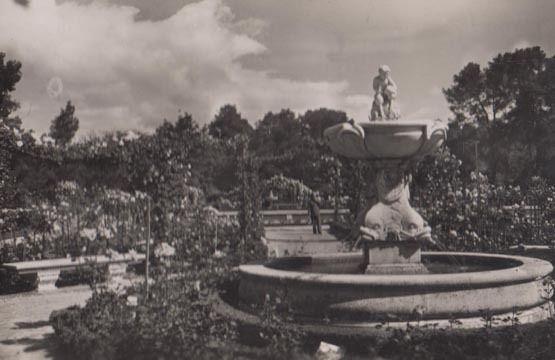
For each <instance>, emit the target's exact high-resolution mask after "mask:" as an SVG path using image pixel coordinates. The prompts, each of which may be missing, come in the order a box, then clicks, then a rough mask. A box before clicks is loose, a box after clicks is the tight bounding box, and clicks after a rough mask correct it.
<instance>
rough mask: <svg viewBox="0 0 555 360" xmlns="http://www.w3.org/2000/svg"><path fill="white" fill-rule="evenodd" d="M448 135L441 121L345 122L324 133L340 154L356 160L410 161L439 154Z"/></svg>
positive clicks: (327, 141) (328, 141) (332, 146)
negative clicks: (436, 152)
mask: <svg viewBox="0 0 555 360" xmlns="http://www.w3.org/2000/svg"><path fill="white" fill-rule="evenodd" d="M446 136H447V124H446V123H445V122H443V121H441V120H393V121H372V122H366V123H360V124H356V123H354V122H345V123H341V124H338V125H335V126H332V127H330V128H327V129H326V130H325V131H324V139H325V141H326V143H327V144H328V146H329V147H330V148H331V149H332V150H333V151H334V152H336V153H338V154H340V155H343V156H346V157H348V158H353V159H376V160H388V159H398V160H409V159H419V158H422V157H424V156H426V155H428V154H431V153H433V152H435V151H436V150H437V149H438V148H439V147H440V146H441V145H442V144H443V143H444V142H445V139H446Z"/></svg>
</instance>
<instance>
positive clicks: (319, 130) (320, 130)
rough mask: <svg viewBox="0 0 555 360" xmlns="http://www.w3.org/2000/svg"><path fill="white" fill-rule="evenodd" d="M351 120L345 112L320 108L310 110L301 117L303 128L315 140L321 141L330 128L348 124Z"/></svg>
mask: <svg viewBox="0 0 555 360" xmlns="http://www.w3.org/2000/svg"><path fill="white" fill-rule="evenodd" d="M347 121H349V118H348V117H347V114H346V113H345V112H344V111H337V110H330V109H325V108H320V109H318V110H308V111H307V112H305V113H304V115H303V116H302V117H301V123H302V124H303V128H304V129H306V130H307V131H308V133H309V134H310V136H312V138H313V139H314V140H317V141H321V140H322V136H323V134H324V130H326V129H327V128H328V127H330V126H333V125H336V124H339V123H343V122H347Z"/></svg>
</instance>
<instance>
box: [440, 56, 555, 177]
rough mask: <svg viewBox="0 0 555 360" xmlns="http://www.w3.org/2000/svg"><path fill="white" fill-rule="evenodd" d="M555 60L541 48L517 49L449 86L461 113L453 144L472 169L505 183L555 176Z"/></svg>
mask: <svg viewBox="0 0 555 360" xmlns="http://www.w3.org/2000/svg"><path fill="white" fill-rule="evenodd" d="M554 61H555V60H554V58H548V57H547V56H546V54H545V52H544V51H543V50H542V49H541V48H539V47H531V48H526V49H517V50H514V51H513V52H506V53H504V54H499V55H497V56H496V57H494V58H493V59H492V60H491V61H490V62H489V63H488V64H487V66H485V67H484V68H481V67H480V65H478V64H476V63H472V62H471V63H468V64H467V65H466V66H465V67H464V68H463V69H462V70H461V71H460V72H459V73H458V74H456V75H455V76H454V77H453V84H452V85H451V86H450V87H449V88H447V89H444V94H445V97H446V99H447V101H448V103H449V105H450V109H451V111H452V112H453V114H454V115H455V117H454V119H453V121H452V122H451V124H450V131H449V136H448V139H449V140H448V144H449V146H450V148H451V150H452V152H453V153H454V154H456V155H457V157H458V158H460V159H462V160H463V162H464V167H465V168H467V170H468V169H474V168H475V167H476V166H477V167H478V170H480V171H483V172H486V173H488V175H489V176H490V178H492V179H493V180H495V181H497V182H502V183H514V182H518V183H524V182H526V179H529V178H531V176H533V175H543V176H547V177H549V178H551V181H554V180H555V177H554V175H555V174H554V173H553V172H554V171H553V169H551V168H552V167H553V166H550V165H549V164H552V163H553V161H555V155H554V150H553V147H554V145H555V144H554V140H553V135H554V129H555V122H554V120H553V112H554V109H553V97H554V88H553V76H554V75H553V72H554V70H553V68H554V65H553V63H554Z"/></svg>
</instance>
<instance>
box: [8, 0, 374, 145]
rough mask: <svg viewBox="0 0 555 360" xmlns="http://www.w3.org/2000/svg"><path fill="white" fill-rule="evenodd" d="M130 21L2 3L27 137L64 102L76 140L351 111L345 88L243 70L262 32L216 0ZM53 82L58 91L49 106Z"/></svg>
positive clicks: (104, 9) (83, 8)
mask: <svg viewBox="0 0 555 360" xmlns="http://www.w3.org/2000/svg"><path fill="white" fill-rule="evenodd" d="M137 12H138V10H137V9H136V8H134V7H130V6H120V5H110V4H108V3H106V2H91V3H86V4H77V3H73V2H62V3H60V4H57V3H56V2H55V0H40V1H34V2H32V3H31V4H30V6H29V7H28V8H22V7H21V6H17V5H15V3H13V2H1V4H0V49H3V51H7V53H8V57H9V58H16V59H18V60H20V61H22V63H23V74H24V76H23V79H22V81H21V83H20V84H19V86H18V90H17V92H16V97H17V98H18V99H19V100H20V101H21V102H22V103H23V104H25V106H24V107H25V108H26V109H32V110H29V111H28V113H27V114H21V116H22V117H23V120H24V125H25V126H26V127H31V128H35V129H37V130H39V131H45V130H46V129H47V128H48V125H49V122H50V120H51V119H52V118H53V117H54V116H55V115H56V114H57V113H58V111H59V109H60V108H61V107H62V106H63V105H64V102H65V101H67V100H68V99H71V100H72V101H73V102H74V104H75V105H76V114H77V116H78V117H79V118H80V124H81V130H82V131H81V134H82V135H83V134H85V133H87V132H88V131H90V130H111V129H129V128H135V129H141V130H151V129H152V128H154V127H155V126H156V125H157V124H158V123H160V122H161V120H162V119H163V118H168V119H174V118H175V117H176V115H177V113H178V110H180V109H181V110H183V111H187V112H190V113H192V114H193V116H194V117H195V119H196V120H197V121H199V122H200V123H206V122H209V121H210V120H211V118H212V117H213V115H214V113H215V112H216V111H217V110H218V108H219V107H220V106H221V105H223V104H225V103H234V104H236V105H237V106H238V107H239V109H240V111H241V112H242V113H243V114H244V115H245V116H247V117H248V118H249V119H250V120H251V122H254V121H256V120H257V119H259V118H261V117H262V115H263V114H264V112H266V111H270V110H279V109H281V108H285V107H288V108H291V109H292V110H294V111H298V112H301V111H304V110H306V109H310V108H316V107H321V106H326V107H338V108H346V109H348V108H349V106H350V108H351V109H353V111H354V112H356V111H359V109H358V108H357V106H359V107H360V106H361V104H359V103H356V104H354V105H353V104H352V102H350V100H349V99H348V95H347V94H346V91H347V88H348V84H347V83H346V82H325V81H322V82H318V81H316V82H314V81H312V82H311V81H297V80H293V79H286V78H276V77H273V76H271V74H270V73H269V72H268V71H261V70H258V71H255V70H252V69H248V68H246V67H245V66H243V65H242V64H241V59H242V58H244V57H247V56H251V57H252V56H258V55H259V54H262V53H264V52H266V51H267V49H266V47H265V46H264V45H263V44H262V43H260V42H259V41H257V40H256V39H255V36H256V35H257V34H259V33H260V31H262V29H263V28H264V26H265V23H264V22H262V21H258V20H256V19H247V20H239V21H235V20H234V16H233V13H232V11H231V9H230V8H229V7H228V6H226V5H224V4H223V3H222V2H221V1H219V0H205V1H201V2H195V3H191V4H188V5H186V6H184V7H183V8H181V9H180V10H179V11H178V12H177V13H175V14H174V15H173V16H171V17H169V18H166V19H164V20H160V21H156V22H153V21H135V17H136V15H137ZM52 79H56V80H55V82H56V83H58V82H59V83H60V84H61V83H62V82H63V89H62V88H60V93H58V94H57V96H51V95H52V91H51V90H52V89H51V88H52V86H51V85H52V81H53V80H52ZM47 89H48V90H47ZM57 89H58V87H57ZM49 94H50V96H49ZM365 106H366V107H367V105H365Z"/></svg>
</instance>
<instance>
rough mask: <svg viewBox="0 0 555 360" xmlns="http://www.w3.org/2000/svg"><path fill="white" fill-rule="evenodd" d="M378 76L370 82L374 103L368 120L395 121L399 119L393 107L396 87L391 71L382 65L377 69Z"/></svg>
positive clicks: (397, 112)
mask: <svg viewBox="0 0 555 360" xmlns="http://www.w3.org/2000/svg"><path fill="white" fill-rule="evenodd" d="M378 71H379V75H378V76H376V77H375V78H374V80H373V82H372V87H373V89H374V92H375V94H374V101H373V103H372V110H371V111H370V120H372V121H375V120H395V119H398V118H399V111H398V109H397V108H396V106H395V102H394V100H395V98H396V97H397V85H396V84H395V82H394V81H393V79H392V78H391V75H390V74H391V69H390V68H389V66H387V65H382V66H380V67H379V69H378Z"/></svg>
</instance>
